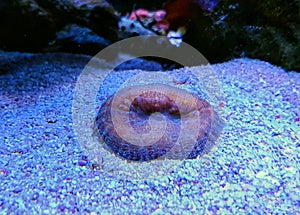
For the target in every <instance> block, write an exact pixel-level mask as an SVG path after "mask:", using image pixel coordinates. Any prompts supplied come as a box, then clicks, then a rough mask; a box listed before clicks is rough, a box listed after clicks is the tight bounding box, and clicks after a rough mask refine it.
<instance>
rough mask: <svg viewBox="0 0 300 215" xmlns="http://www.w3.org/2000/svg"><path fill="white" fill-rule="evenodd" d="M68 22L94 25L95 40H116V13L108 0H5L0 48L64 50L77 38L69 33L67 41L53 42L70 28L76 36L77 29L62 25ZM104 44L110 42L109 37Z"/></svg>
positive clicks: (0, 6)
mask: <svg viewBox="0 0 300 215" xmlns="http://www.w3.org/2000/svg"><path fill="white" fill-rule="evenodd" d="M68 24H76V25H78V26H83V27H87V28H89V29H91V30H92V31H93V32H95V33H96V34H97V35H98V37H99V38H96V39H95V43H98V42H99V40H101V39H102V40H103V41H105V40H107V41H109V42H114V41H116V40H117V30H118V21H117V17H116V16H115V15H114V10H113V8H112V7H111V6H110V5H109V4H108V3H107V2H105V1H101V0H99V1H80V2H78V1H75V0H74V1H72V0H2V1H1V4H0V25H1V33H0V49H4V50H9V51H25V52H43V51H46V50H52V51H65V50H66V49H67V47H69V46H70V45H71V46H72V44H73V42H74V40H73V41H72V39H69V40H66V37H67V36H66V37H65V38H63V39H65V40H64V42H63V43H62V42H60V41H58V44H60V46H57V44H56V46H55V48H53V44H51V42H52V43H55V41H54V40H55V39H56V37H57V33H58V32H60V31H65V32H66V33H67V32H70V35H69V37H70V38H71V37H73V34H74V32H72V31H70V29H68V28H67V29H63V28H64V27H65V26H66V25H68ZM71 30H72V29H71ZM82 32H86V31H84V30H81V31H78V32H77V34H78V35H77V36H80V34H81V33H82ZM60 36H61V35H59V34H58V38H57V39H58V40H60V39H61V37H60ZM83 39H84V35H83ZM89 39H91V37H89ZM77 42H78V44H77V45H83V46H84V44H85V43H86V42H83V44H80V43H79V42H80V41H79V40H77ZM68 43H69V44H68ZM49 45H50V49H49ZM100 45H101V44H100ZM102 45H104V46H105V45H107V44H106V41H105V42H104V44H102ZM51 46H52V47H51ZM75 46H76V45H75ZM86 48H89V46H87V47H86ZM79 50H80V49H79Z"/></svg>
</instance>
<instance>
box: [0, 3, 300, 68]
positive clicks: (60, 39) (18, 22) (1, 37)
mask: <svg viewBox="0 0 300 215" xmlns="http://www.w3.org/2000/svg"><path fill="white" fill-rule="evenodd" d="M195 1H196V2H197V3H198V4H199V8H200V10H198V12H197V14H196V15H195V16H193V17H194V18H193V19H192V20H190V21H189V24H188V30H187V33H186V34H185V35H184V38H183V40H184V41H185V42H187V43H189V44H190V45H192V46H193V47H195V48H196V49H198V50H199V51H200V52H201V53H202V54H203V55H204V56H205V57H206V58H207V59H208V60H209V61H210V62H211V63H218V62H223V61H226V60H230V59H232V58H238V57H250V58H258V59H261V60H265V61H268V62H270V63H273V64H275V65H278V66H282V67H283V68H285V69H287V70H298V71H300V57H299V54H298V53H300V45H299V44H300V21H299V14H300V13H299V8H300V5H299V1H297V0H291V1H284V0H265V1H263V0H249V1H242V0H226V1H225V0H223V1H218V0H195ZM165 2H168V1H161V0H153V1H148V0H147V1H146V0H139V1H133V0H128V1H121V0H107V1H105V0H2V1H1V3H0V25H1V31H0V49H3V50H9V51H23V52H48V51H52V52H57V51H63V52H71V53H83V54H89V55H94V54H95V53H97V52H98V51H100V50H101V49H102V48H103V47H106V46H107V45H109V44H111V43H113V42H115V41H118V40H121V39H124V38H127V37H131V36H136V35H144V34H145V33H146V34H147V32H149V34H150V33H153V32H151V31H149V29H145V28H144V29H143V28H142V27H143V26H142V27H141V25H140V23H139V22H138V21H131V20H129V19H128V17H126V14H129V13H130V12H131V11H132V10H133V9H138V8H145V9H148V10H156V9H161V8H163V5H164V3H165ZM124 23H125V24H124ZM126 23H127V25H126ZM125 25H126V26H125Z"/></svg>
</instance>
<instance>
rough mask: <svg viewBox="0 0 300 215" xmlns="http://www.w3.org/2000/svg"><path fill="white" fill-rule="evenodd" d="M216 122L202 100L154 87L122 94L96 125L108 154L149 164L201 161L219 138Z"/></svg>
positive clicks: (110, 102) (106, 106)
mask: <svg viewBox="0 0 300 215" xmlns="http://www.w3.org/2000/svg"><path fill="white" fill-rule="evenodd" d="M158 113H160V114H158ZM162 115H163V116H162ZM164 120H165V121H164ZM216 120H217V116H216V113H215V112H214V110H213V108H212V106H211V105H210V104H209V103H208V102H207V101H205V100H203V99H201V98H199V97H198V96H197V95H194V94H190V93H188V92H187V91H185V90H182V89H178V88H175V87H171V86H168V85H163V84H152V85H145V86H134V87H130V88H124V89H122V90H120V91H118V92H117V94H116V95H114V96H112V97H110V98H109V99H108V100H107V101H106V102H105V104H104V105H103V106H102V107H101V109H100V110H99V113H98V115H97V118H96V125H97V128H98V132H99V134H100V136H101V137H102V139H103V140H104V141H105V143H104V144H105V148H107V149H108V150H109V151H111V152H112V153H114V154H115V155H117V156H119V157H121V158H123V159H126V160H131V161H150V160H153V159H164V158H171V159H185V158H196V157H197V156H198V155H199V154H201V153H202V152H203V151H204V148H206V147H205V145H206V144H207V141H208V139H209V135H210V134H211V133H217V132H216V130H218V129H219V128H218V126H213V125H216V123H215V121H216Z"/></svg>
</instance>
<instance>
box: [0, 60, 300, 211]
mask: <svg viewBox="0 0 300 215" xmlns="http://www.w3.org/2000/svg"><path fill="white" fill-rule="evenodd" d="M0 57H1V56H0ZM11 58H14V59H17V60H15V63H12V61H11ZM1 59H2V63H1V67H0V70H1V71H0V73H2V74H1V76H0V117H1V119H2V120H1V121H0V136H1V138H0V141H1V144H0V156H1V159H0V212H1V214H2V213H3V214H59V213H63V214H68V213H78V214H100V213H101V214H102V213H103V214H104V213H108V214H151V213H153V214H182V213H183V212H185V211H187V210H189V211H190V213H191V214H193V213H194V214H204V213H205V214H216V213H217V214H258V213H259V214H261V213H263V214H265V213H269V214H282V213H289V214H296V213H297V212H299V211H297V210H298V208H299V201H300V197H299V192H297V190H298V191H299V150H300V147H299V141H300V140H299V135H300V133H299V128H300V127H299V126H300V122H299V120H297V119H299V117H300V116H299V114H300V108H299V105H300V104H299V103H300V101H299V97H300V74H299V73H295V72H289V73H287V72H285V71H284V70H282V69H281V68H278V67H275V66H273V65H271V64H269V63H266V62H262V61H258V60H251V59H236V60H232V61H229V62H225V63H222V64H217V65H213V68H214V69H215V70H216V71H217V72H218V74H219V75H220V78H221V82H222V84H223V90H224V93H225V95H226V99H227V104H226V106H227V110H228V115H227V126H226V127H225V129H224V135H223V139H222V141H221V143H219V146H218V148H217V149H216V150H214V151H212V152H211V153H209V155H207V156H205V157H204V158H202V159H198V160H191V161H187V162H185V163H184V164H183V166H182V168H180V169H178V171H177V172H176V173H174V174H171V175H169V176H166V177H162V178H157V179H155V180H146V181H138V182H134V181H123V180H117V179H115V178H113V177H111V176H109V175H107V174H106V173H105V172H102V171H101V170H93V169H92V168H91V165H90V163H89V162H88V161H87V158H86V157H85V155H84V152H83V150H82V149H81V148H80V146H79V144H78V142H77V140H76V137H75V136H74V133H73V128H72V117H71V114H72V92H73V89H74V84H75V82H76V78H77V77H78V75H79V74H80V73H81V71H82V68H83V67H84V65H85V64H86V63H87V61H88V57H85V56H78V55H76V56H74V55H64V54H59V55H57V54H56V55H55V54H52V55H51V54H49V55H36V56H26V57H24V58H20V56H19V55H18V54H14V55H13V57H6V58H5V59H4V58H1ZM24 59H25V60H24ZM4 61H7V62H6V63H3V62H4ZM149 66H154V65H153V63H152V64H149ZM155 66H157V65H155Z"/></svg>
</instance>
